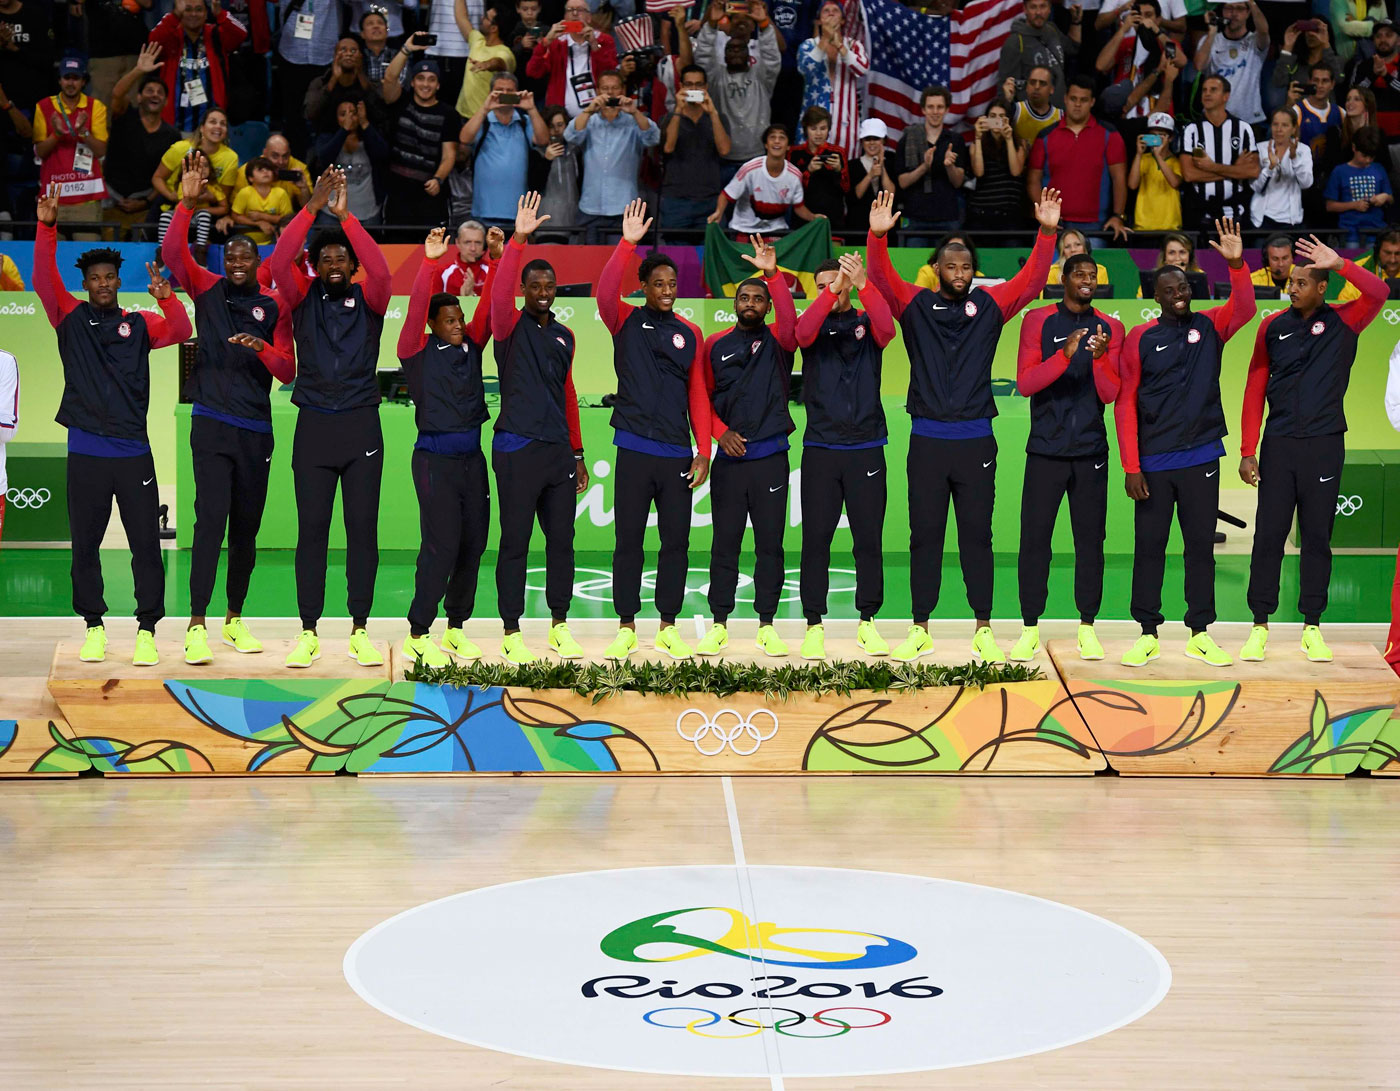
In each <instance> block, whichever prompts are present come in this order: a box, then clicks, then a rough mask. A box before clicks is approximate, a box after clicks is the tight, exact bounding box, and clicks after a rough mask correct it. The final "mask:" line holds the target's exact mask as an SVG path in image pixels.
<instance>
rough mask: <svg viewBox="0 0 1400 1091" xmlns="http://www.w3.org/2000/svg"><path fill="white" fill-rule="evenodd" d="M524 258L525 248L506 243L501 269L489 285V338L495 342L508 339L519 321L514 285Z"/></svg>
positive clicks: (513, 243) (513, 240)
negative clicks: (493, 281) (492, 338)
mask: <svg viewBox="0 0 1400 1091" xmlns="http://www.w3.org/2000/svg"><path fill="white" fill-rule="evenodd" d="M524 257H525V247H524V246H521V245H520V244H518V243H517V242H516V241H515V239H513V238H512V239H511V240H510V242H508V243H506V249H505V253H503V254H502V255H501V267H500V268H499V269H497V270H496V282H495V283H494V284H492V285H491V336H492V337H494V338H495V339H496V340H497V341H504V340H505V339H506V338H507V337H509V336H510V334H511V331H512V330H513V329H515V324H516V322H518V321H519V320H520V311H519V310H518V309H517V308H516V306H515V284H516V281H518V280H519V279H520V266H521V264H522V261H523V259H524Z"/></svg>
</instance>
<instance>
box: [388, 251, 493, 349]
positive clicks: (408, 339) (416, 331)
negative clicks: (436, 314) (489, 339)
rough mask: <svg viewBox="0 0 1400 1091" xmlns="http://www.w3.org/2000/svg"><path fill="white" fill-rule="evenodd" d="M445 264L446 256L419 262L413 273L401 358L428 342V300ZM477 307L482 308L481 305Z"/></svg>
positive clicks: (400, 340)
mask: <svg viewBox="0 0 1400 1091" xmlns="http://www.w3.org/2000/svg"><path fill="white" fill-rule="evenodd" d="M444 264H445V259H444V258H438V259H437V260H436V261H427V260H424V261H420V262H419V263H418V272H417V273H415V274H414V275H413V288H412V290H411V291H410V292H409V296H408V315H407V317H405V318H404V320H403V329H402V330H400V331H399V345H398V356H399V359H400V360H407V359H408V358H409V357H410V356H413V355H414V354H416V353H419V352H422V351H423V346H424V345H426V344H427V343H428V334H427V331H426V330H424V328H423V327H424V326H426V325H427V324H428V302H429V300H431V299H432V298H433V288H434V287H435V285H434V284H433V281H434V280H436V279H437V275H438V273H439V272H441V271H442V267H443V265H444ZM477 309H478V310H480V308H479V307H478V308H477Z"/></svg>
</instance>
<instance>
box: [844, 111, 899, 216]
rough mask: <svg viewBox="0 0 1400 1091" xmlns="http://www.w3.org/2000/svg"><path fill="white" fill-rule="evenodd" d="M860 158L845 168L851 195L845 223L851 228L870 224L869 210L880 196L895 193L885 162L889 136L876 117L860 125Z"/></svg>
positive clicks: (888, 132) (847, 203)
mask: <svg viewBox="0 0 1400 1091" xmlns="http://www.w3.org/2000/svg"><path fill="white" fill-rule="evenodd" d="M859 135H860V154H859V155H858V156H856V157H855V158H854V159H852V160H851V161H850V164H849V165H848V167H847V170H848V171H849V174H850V178H851V193H850V196H849V197H847V198H846V223H847V224H848V225H850V226H851V227H854V228H857V229H859V228H861V227H865V226H867V225H868V224H869V223H870V206H871V205H872V204H874V203H875V198H876V197H878V196H879V195H880V194H881V193H893V192H894V191H895V185H894V175H893V174H892V173H891V171H890V167H889V165H888V164H887V163H886V159H885V138H886V137H888V136H889V135H890V131H889V129H888V128H887V127H886V126H885V123H884V122H883V121H881V120H880V119H879V118H878V117H868V118H866V119H865V120H864V121H862V122H861V123H860V134H859Z"/></svg>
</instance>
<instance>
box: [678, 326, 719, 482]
mask: <svg viewBox="0 0 1400 1091" xmlns="http://www.w3.org/2000/svg"><path fill="white" fill-rule="evenodd" d="M681 321H682V322H685V319H681ZM685 324H686V325H687V326H689V327H690V333H691V336H692V337H694V339H695V341H694V344H695V355H694V356H692V357H691V359H690V372H689V374H688V380H689V381H688V383H687V393H688V395H689V401H690V430H691V432H693V433H694V435H695V448H696V451H697V452H698V453H699V454H702V455H704V456H705V457H706V458H709V457H710V453H711V451H712V450H713V448H712V446H711V440H710V392H709V391H708V390H707V389H706V388H705V369H704V368H703V367H702V366H701V361H702V360H703V359H705V335H704V334H703V333H701V332H700V327H699V326H697V325H695V324H694V323H693V322H685Z"/></svg>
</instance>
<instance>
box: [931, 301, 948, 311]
mask: <svg viewBox="0 0 1400 1091" xmlns="http://www.w3.org/2000/svg"><path fill="white" fill-rule="evenodd" d="M933 309H934V310H935V311H946V310H947V309H948V308H947V307H940V306H939V305H938V304H937V303H935V304H934V305H933Z"/></svg>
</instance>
